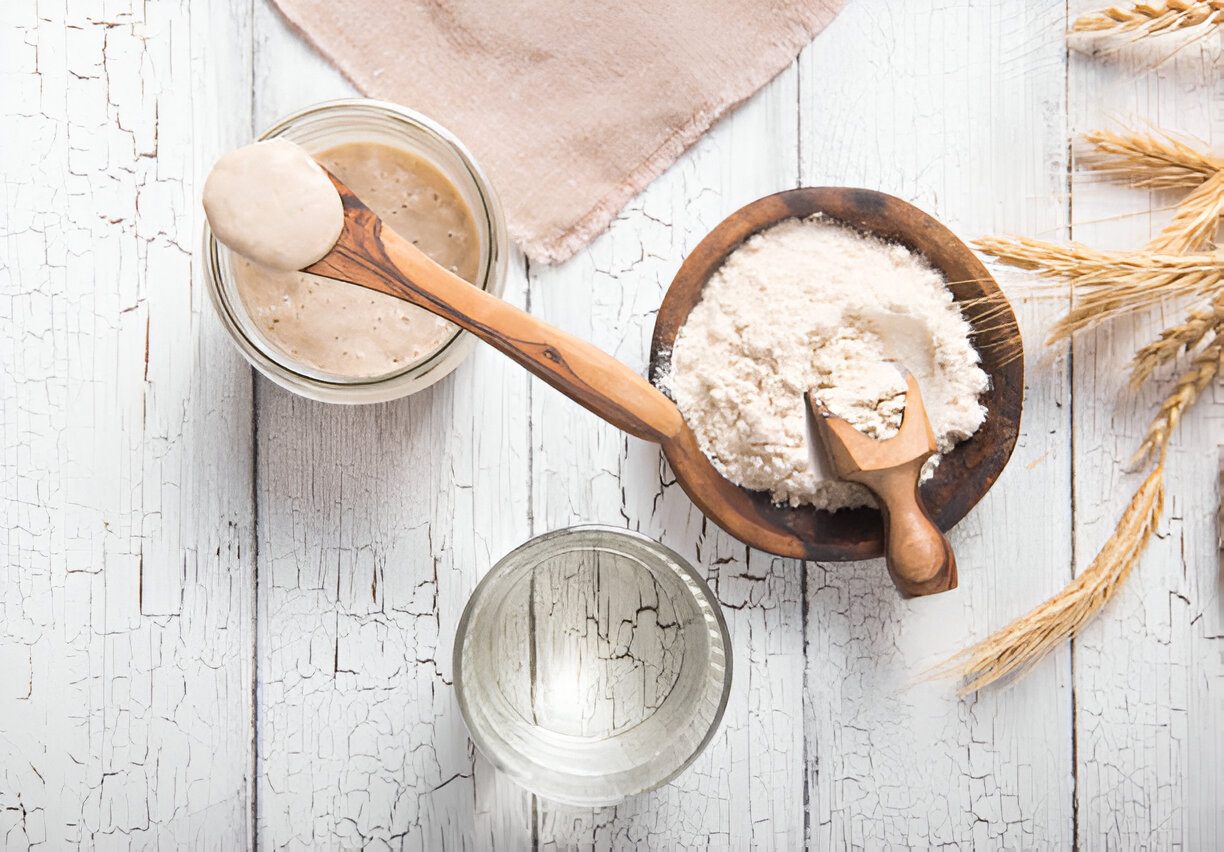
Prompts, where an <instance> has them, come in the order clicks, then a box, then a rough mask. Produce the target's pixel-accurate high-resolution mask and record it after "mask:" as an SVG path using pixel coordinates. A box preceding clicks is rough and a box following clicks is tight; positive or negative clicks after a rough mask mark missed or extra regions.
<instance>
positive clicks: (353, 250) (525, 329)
mask: <svg viewBox="0 0 1224 852" xmlns="http://www.w3.org/2000/svg"><path fill="white" fill-rule="evenodd" d="M329 177H331V180H332V182H333V183H334V184H335V186H336V189H337V191H338V192H339V193H340V197H341V200H342V201H343V203H344V230H343V231H342V232H341V234H340V238H339V240H338V241H337V242H336V245H335V246H333V247H332V250H331V251H330V252H329V253H328V254H327V255H326V256H324V257H323V259H322V260H320V261H318V262H317V263H315V264H313V265H311V266H309V267H307V268H306V269H305V270H304V271H306V272H311V273H314V274H316V275H322V276H325V277H327V278H335V279H338V280H340V281H347V282H350V283H353V284H359V285H361V286H363V287H367V288H369V289H371V290H377V291H379V292H382V293H387V294H388V295H391V296H395V297H396V298H399V299H404V300H405V301H408V302H411V303H413V304H415V305H418V306H419V307H421V308H424V309H425V310H427V311H430V312H431V313H434V314H437V315H438V316H440V317H443V318H444V319H448V320H450V321H451V322H453V323H455V324H456V325H458V326H460V327H461V328H464V329H467V330H468V331H470V332H472V333H473V334H475V335H476V336H477V337H479V338H481V339H482V340H484V341H485V342H486V343H488V344H489V345H490V346H493V347H494V348H495V349H497V350H499V351H500V352H502V353H504V354H505V355H507V356H509V357H510V358H512V359H513V360H515V361H517V362H518V363H519V364H521V365H522V366H524V367H526V368H527V369H528V370H530V371H531V372H532V373H534V374H535V375H536V376H539V377H540V378H541V379H543V380H544V381H546V382H548V383H549V384H550V385H552V386H553V387H555V388H556V389H557V390H559V391H561V392H562V393H564V394H565V395H566V396H569V397H570V398H571V399H573V400H574V401H575V402H578V403H579V404H581V405H582V406H584V407H585V408H587V409H588V410H590V411H592V412H594V413H595V414H596V415H598V416H599V417H602V418H603V419H604V420H606V421H608V422H609V423H611V424H612V425H614V426H616V427H617V428H619V429H621V430H623V431H625V432H627V433H628V434H630V435H633V436H635V437H637V438H641V439H643V440H646V441H652V442H655V443H658V444H660V445H661V447H662V449H663V453H664V455H665V456H666V457H667V461H668V462H669V463H670V465H671V468H672V471H673V472H674V473H675V475H676V480H677V482H679V483H680V486H681V487H682V488H683V489H684V492H685V493H686V494H687V495H688V496H689V498H690V499H691V500H692V501H693V503H695V504H696V506H697V508H698V509H700V510H701V511H702V512H703V513H704V514H705V515H706V516H707V517H708V518H710V519H711V520H713V521H714V522H715V523H716V524H718V525H719V526H720V527H722V528H723V529H724V530H726V531H727V532H728V533H730V534H731V535H733V536H734V537H736V538H737V539H739V540H740V541H743V542H745V543H747V544H750V545H752V546H753V547H757V548H760V549H761V550H765V551H767V552H769V553H776V554H778V555H779V556H791V557H798V558H801V559H817V560H844V559H867V558H871V557H873V556H879V555H880V554H881V552H882V542H883V536H882V533H881V531H880V521H879V513H877V512H872V511H870V510H862V511H858V510H856V511H853V512H842V513H838V515H837V517H836V518H834V517H833V516H832V515H830V514H829V513H828V512H816V511H813V510H812V509H811V508H810V507H800V508H797V509H793V508H790V507H786V506H776V505H774V504H773V503H772V502H771V501H770V499H769V495H768V494H767V493H765V492H758V491H749V490H747V489H744V488H741V487H739V486H738V485H736V484H735V483H733V482H731V481H730V480H728V479H726V478H724V477H723V476H722V475H721V474H720V473H719V472H718V471H717V470H716V469H715V468H714V466H713V465H712V464H711V463H710V461H709V459H707V458H706V456H705V454H704V453H702V451H701V447H700V446H699V445H698V443H697V438H696V436H694V434H693V432H692V430H691V429H689V427H688V425H687V424H685V422H684V418H683V417H682V416H681V414H680V411H679V409H677V408H676V405H675V403H673V402H672V401H671V400H670V399H668V398H667V397H666V396H664V395H663V394H662V393H661V392H659V391H658V390H657V389H656V388H655V387H654V385H652V384H651V383H650V382H648V381H646V380H645V379H644V378H643V377H642V376H639V375H638V374H637V373H636V372H634V371H633V370H631V369H629V368H628V367H626V366H625V365H624V364H622V363H620V362H619V361H617V360H616V359H615V358H612V357H611V356H610V355H608V354H606V353H604V352H603V351H601V350H599V349H598V348H596V347H594V346H592V345H591V344H589V343H587V342H586V341H584V340H580V339H579V338H577V337H574V336H573V335H571V334H568V333H567V332H564V331H561V330H560V329H558V328H555V327H553V326H551V325H549V324H548V323H545V322H542V321H541V320H539V319H537V318H535V317H533V316H531V315H530V314H528V313H526V312H525V311H521V310H519V309H518V308H515V307H513V306H511V305H509V304H507V303H505V302H503V301H502V300H501V299H498V298H497V297H496V296H491V295H489V294H488V293H486V292H484V291H483V290H481V289H480V288H478V287H474V286H473V285H471V284H469V283H468V282H467V281H464V280H463V279H462V278H459V277H458V276H456V275H454V274H452V273H451V272H450V271H448V270H446V269H444V268H443V267H441V266H439V265H438V264H436V263H434V262H433V260H431V259H430V258H429V257H427V256H426V255H425V254H424V253H422V252H421V251H420V250H419V249H418V248H416V246H414V245H412V243H411V242H409V241H408V240H405V239H404V238H403V237H400V236H399V235H398V234H396V233H395V232H394V231H392V230H391V229H390V228H383V226H382V222H381V221H380V220H379V218H378V217H377V216H376V215H375V214H374V213H373V211H371V210H370V209H369V208H368V207H366V206H365V204H363V203H362V202H361V200H360V199H358V198H357V197H356V196H355V195H354V194H353V193H352V192H351V191H350V190H349V189H348V187H346V186H345V185H344V184H343V183H342V182H341V181H339V180H338V179H337V178H336V177H335V176H334V175H330V174H329ZM838 192H839V191H838V190H830V189H822V190H792V191H790V192H786V193H779V194H777V195H771V196H768V197H766V198H763V199H760V200H759V201H756V202H754V203H753V204H750V205H748V206H747V207H745V208H743V209H742V210H740V211H739V212H737V213H735V214H733V215H732V216H731V217H728V219H727V220H726V221H724V222H723V223H722V224H721V225H719V226H718V227H717V228H715V229H714V231H712V232H711V233H710V234H709V236H707V237H706V239H705V240H703V241H702V242H701V244H700V245H699V246H698V247H697V249H696V250H695V251H694V252H693V253H692V254H691V255H690V256H689V258H688V259H687V260H686V261H685V263H684V265H683V266H682V267H681V269H680V272H679V273H677V275H676V280H675V281H673V282H672V286H671V288H670V289H669V290H668V294H667V298H666V299H664V303H663V306H662V307H661V309H660V313H659V316H658V318H657V320H656V324H655V337H654V343H653V345H652V357H651V371H652V376H654V377H656V378H657V377H658V376H659V375H660V374H661V373H662V372H663V370H664V367H663V365H664V363H665V361H666V359H667V357H668V356H669V355H670V343H671V341H672V340H674V338H675V334H676V332H677V331H678V330H679V326H680V325H682V324H683V319H684V318H685V317H686V316H687V314H688V311H689V310H691V309H692V307H693V305H695V304H696V302H697V301H698V300H699V298H700V290H701V287H702V286H703V285H704V282H705V280H707V279H708V277H709V274H710V273H712V271H713V270H714V269H715V268H716V267H717V265H719V264H720V263H721V259H722V258H724V257H725V256H726V254H727V253H729V252H730V251H732V250H733V249H734V247H735V246H736V245H738V244H739V243H740V242H742V241H743V240H744V239H745V238H746V237H747V236H750V235H751V234H752V233H754V232H755V231H757V230H760V228H761V227H763V226H764V225H766V224H768V223H770V222H772V221H778V220H780V219H781V218H785V217H786V216H787V215H811V214H812V213H814V212H818V211H819V210H820V209H821V208H820V207H819V206H817V207H815V208H812V206H811V204H812V202H824V201H827V200H829V199H830V198H834V199H836V198H842V199H843V200H846V199H849V200H851V201H854V200H858V201H863V200H864V199H866V200H865V201H864V202H863V203H865V204H867V205H869V206H870V209H871V211H872V213H873V214H875V215H876V216H878V217H880V218H881V221H883V222H888V221H890V220H889V216H890V215H894V214H896V213H897V211H898V210H899V212H900V218H899V220H898V222H899V224H898V227H900V228H902V229H903V232H904V233H907V234H908V233H910V229H917V230H918V231H919V232H920V233H918V234H917V237H916V242H917V245H916V246H915V247H916V249H917V250H918V251H921V252H923V253H924V254H926V255H927V256H928V257H930V258H931V259H932V262H933V263H934V264H935V265H936V266H937V267H939V268H940V269H943V270H944V271H945V273H947V274H948V277H949V280H950V281H952V280H956V279H954V276H956V277H957V278H958V279H959V278H965V279H966V280H967V279H968V278H969V277H971V278H972V279H973V281H974V282H982V283H981V284H980V285H979V284H977V283H975V284H973V285H971V289H970V290H969V292H970V293H971V294H973V295H978V294H982V293H984V292H986V291H985V290H984V289H983V287H986V286H987V285H988V286H989V287H992V288H994V292H997V291H998V288H997V287H996V286H995V285H994V282H993V281H992V280H991V279H990V276H989V275H988V274H987V273H986V270H985V269H984V268H983V267H982V265H981V263H980V262H979V261H978V260H977V259H976V257H974V255H973V253H972V252H971V251H969V250H968V249H967V248H966V247H965V246H964V244H963V243H960V241H959V240H957V239H956V238H955V237H954V236H952V235H951V233H949V232H948V231H947V229H945V228H943V227H942V226H941V225H939V223H937V222H935V221H934V220H933V219H931V218H930V217H928V216H926V215H925V214H923V213H921V212H920V211H918V210H916V209H915V208H913V207H910V206H909V205H906V204H904V202H901V201H899V200H897V199H891V201H892V202H895V204H896V205H901V207H900V208H894V207H893V206H890V205H889V204H881V203H880V201H879V199H889V198H890V197H889V196H884V195H881V194H880V193H865V192H864V191H863V190H840V192H842V193H846V194H847V195H844V196H838V195H837V193H838ZM812 193H815V195H812ZM831 193H832V195H830V194H831ZM838 209H839V208H838V207H837V206H836V205H834V206H833V211H834V212H835V213H836V211H837V210H838ZM788 211H789V212H788ZM803 211H806V212H803ZM907 211H908V212H907ZM839 218H842V219H843V221H847V223H848V224H851V225H852V226H855V227H862V226H861V225H860V224H859V223H857V222H855V221H854V220H853V219H849V220H847V219H845V217H839ZM869 218H870V217H869ZM867 230H872V229H871V228H867ZM932 239H934V240H936V241H941V242H937V243H936V244H934V245H933V247H934V248H936V249H939V248H940V246H941V245H943V244H944V243H947V249H946V251H943V252H939V251H937V252H936V254H935V255H932V254H931V253H930V252H928V251H926V250H925V249H926V247H927V245H928V242H930V240H932ZM900 241H901V242H905V243H906V244H909V245H912V244H913V242H914V241H906V240H900ZM953 244H955V245H953ZM944 260H946V261H947V264H946V265H945V264H944V263H941V261H944ZM949 270H951V271H949ZM966 272H970V273H972V275H971V276H967V275H965V273H966ZM950 286H953V291H954V292H956V286H955V285H950ZM961 289H962V291H963V290H964V287H963V286H962V288H961ZM957 296H958V298H960V297H961V294H960V293H957ZM980 313H982V314H983V316H986V315H989V322H990V324H991V329H993V330H992V331H990V332H989V333H990V334H992V335H996V336H997V335H1007V334H1008V332H1009V331H1011V330H1014V329H1015V320H1014V317H1013V316H1012V314H1011V311H1010V309H1009V308H1008V306H1007V304H1006V300H1004V301H1003V302H1002V304H1001V305H998V304H995V305H991V306H989V308H987V306H982V308H981V310H980ZM677 320H679V322H677ZM1015 346H1016V347H1018V346H1019V333H1018V331H1017V332H1016V333H1015ZM983 357H984V360H985V358H986V357H987V355H986V353H985V352H984V353H983ZM1008 363H1009V364H1010V366H1009V367H1007V368H1006V369H1005V370H1003V371H1002V372H999V371H995V370H992V371H991V376H992V378H993V379H994V380H995V382H996V388H998V389H999V390H1000V392H1001V393H1003V394H1004V396H1003V397H1002V400H1003V401H1004V402H1006V403H1007V404H1006V405H1004V407H1003V412H1002V413H1003V417H1002V418H1001V419H995V420H993V425H992V420H991V419H988V420H987V424H986V427H984V429H983V432H985V433H986V434H985V435H984V436H983V435H982V433H981V432H980V433H979V435H975V436H974V438H973V439H971V440H970V441H969V442H966V444H962V445H961V446H958V447H957V448H956V449H955V450H954V451H953V452H952V453H951V454H949V455H948V456H947V457H945V460H944V463H943V464H942V465H941V466H940V472H939V473H938V474H937V478H939V477H940V476H941V475H943V476H945V477H946V475H947V473H948V472H953V473H952V477H953V481H952V482H951V483H950V484H951V485H952V486H954V488H953V490H952V491H949V492H948V493H947V497H948V499H949V501H950V505H949V506H942V507H941V509H940V514H938V515H937V518H936V520H937V521H939V522H941V523H947V524H948V525H950V524H951V523H954V522H955V521H956V520H959V518H960V517H961V516H962V515H963V514H964V512H966V511H968V508H969V507H970V506H972V505H973V503H974V502H976V501H977V500H978V499H979V498H980V497H981V495H982V494H984V493H985V492H986V489H987V488H989V487H990V483H991V482H993V481H994V477H995V476H997V475H998V472H999V471H1000V470H1001V469H1002V467H1003V464H1004V463H1005V462H1006V460H1007V457H1008V456H1009V455H1010V454H1011V449H1012V446H1013V445H1014V443H1015V440H1016V435H1017V432H1018V421H1019V406H1020V403H1019V400H1020V377H1021V376H1022V367H1021V366H1020V363H1021V362H1020V360H1019V358H1016V359H1015V360H1014V361H1009V362H1008ZM992 393H993V391H992ZM987 405H988V408H990V409H991V415H992V417H993V416H994V415H995V409H994V408H993V407H991V406H990V403H987ZM979 436H982V437H981V439H980V440H979ZM975 442H976V443H975ZM966 446H968V447H969V451H970V454H971V457H970V458H969V470H962V468H961V465H962V464H964V463H965V462H963V461H961V459H964V458H966V456H965V453H964V451H963V448H964V447H966ZM983 446H985V447H987V448H988V450H987V453H986V456H987V458H986V459H985V461H984V460H983V459H982V458H980V457H979V456H980V449H975V448H981V447H983ZM957 475H963V476H964V477H965V479H966V481H967V482H968V487H959V488H956V487H955V486H958V485H960V483H957V482H956V481H955V478H954V477H955V476H957ZM940 496H941V497H942V496H944V495H943V494H941V495H940ZM932 505H937V506H939V505H940V504H939V503H933V504H932ZM843 516H844V517H843Z"/></svg>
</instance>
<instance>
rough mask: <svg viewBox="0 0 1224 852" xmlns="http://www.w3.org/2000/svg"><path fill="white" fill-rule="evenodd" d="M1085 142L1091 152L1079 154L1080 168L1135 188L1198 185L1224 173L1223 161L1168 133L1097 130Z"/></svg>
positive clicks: (1087, 134) (1089, 134) (1087, 136)
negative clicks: (1089, 146)
mask: <svg viewBox="0 0 1224 852" xmlns="http://www.w3.org/2000/svg"><path fill="white" fill-rule="evenodd" d="M1084 140H1085V141H1087V142H1088V143H1089V144H1091V145H1092V149H1091V150H1089V151H1088V152H1086V153H1084V154H1081V155H1080V157H1079V162H1080V164H1081V165H1084V166H1086V167H1088V168H1090V169H1093V170H1095V171H1100V172H1106V173H1109V174H1110V175H1111V176H1113V177H1116V178H1118V179H1120V180H1124V181H1126V182H1127V183H1129V184H1130V185H1131V186H1134V187H1142V188H1145V189H1174V188H1177V187H1185V186H1198V185H1199V184H1201V183H1202V182H1203V181H1205V180H1207V179H1208V178H1210V177H1211V176H1213V175H1215V174H1217V173H1218V172H1220V171H1224V160H1220V159H1218V158H1216V157H1212V156H1210V155H1208V154H1204V153H1203V152H1201V151H1199V150H1196V149H1195V148H1193V147H1191V146H1190V145H1188V144H1186V143H1185V142H1182V141H1181V140H1179V139H1176V138H1174V137H1172V136H1170V135H1169V134H1166V133H1160V134H1142V133H1132V132H1130V131H1127V132H1125V133H1115V132H1113V131H1111V130H1094V131H1092V132H1091V133H1085V134H1084Z"/></svg>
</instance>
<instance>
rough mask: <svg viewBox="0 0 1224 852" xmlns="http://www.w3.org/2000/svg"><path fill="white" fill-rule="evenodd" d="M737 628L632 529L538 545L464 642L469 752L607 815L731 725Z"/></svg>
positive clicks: (545, 539) (502, 570) (680, 566)
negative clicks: (725, 718) (732, 631)
mask: <svg viewBox="0 0 1224 852" xmlns="http://www.w3.org/2000/svg"><path fill="white" fill-rule="evenodd" d="M730 685H731V648H730V641H729V639H728V636H727V625H726V622H725V621H724V620H723V617H722V612H721V611H720V609H719V607H718V603H717V601H715V599H714V597H713V595H712V594H711V593H710V590H709V587H708V586H706V584H705V582H704V581H703V580H702V579H701V578H700V577H699V576H698V575H697V574H696V572H695V571H694V570H693V569H692V567H691V566H689V565H688V563H686V562H685V561H684V560H683V559H682V558H681V557H680V556H678V555H677V554H676V553H674V552H673V551H672V550H670V549H668V548H666V547H664V546H663V545H661V544H659V543H658V542H655V541H652V540H651V539H649V538H647V537H645V536H643V535H640V534H638V533H633V532H628V531H626V530H622V529H617V528H613V527H603V526H593V525H592V526H579V527H571V528H569V529H563V530H557V531H556V532H551V533H547V534H545V535H542V536H539V537H537V538H534V539H532V540H531V541H529V542H527V543H526V544H524V545H522V546H521V547H519V548H518V549H516V550H514V551H513V552H511V553H510V554H508V555H507V556H506V557H504V558H503V559H502V560H501V561H500V562H498V563H497V565H495V566H494V567H493V568H492V570H490V571H489V573H488V574H487V575H486V576H485V578H484V580H482V581H481V583H480V585H479V586H477V588H476V591H475V592H474V593H473V594H472V597H471V599H470V600H469V601H468V605H467V608H466V609H465V610H464V612H463V617H462V619H461V620H460V622H459V629H458V633H457V637H456V640H455V688H456V690H457V692H458V697H459V707H460V710H461V711H462V713H463V717H464V720H465V721H466V722H467V725H468V730H469V731H470V732H471V735H472V740H473V741H474V742H475V743H476V745H477V747H478V748H479V749H480V750H481V751H482V752H483V753H484V755H485V756H486V757H487V758H488V759H489V760H490V762H492V763H493V764H494V765H495V766H497V767H498V768H499V769H501V770H502V771H504V772H506V773H507V774H508V775H510V776H511V777H512V778H514V779H515V780H516V781H517V782H518V783H520V784H521V785H522V786H524V787H526V788H527V789H529V790H531V791H533V792H535V793H539V794H540V795H542V796H546V797H547V798H550V799H554V800H557V801H561V802H567V803H570V804H578V805H590V806H598V805H607V804H613V803H615V802H618V801H620V800H621V799H623V798H624V797H625V796H629V795H633V794H635V793H641V792H644V791H647V790H651V789H654V788H655V787H658V786H659V785H661V784H665V783H666V782H668V781H670V780H671V779H672V778H674V777H675V776H676V775H678V774H679V773H680V772H681V771H682V770H683V769H684V768H685V767H687V766H688V765H689V764H690V763H692V762H693V760H694V759H696V757H697V755H699V754H700V753H701V751H702V749H704V748H705V746H706V744H707V743H708V742H709V741H710V739H711V738H712V737H713V735H714V732H715V730H716V729H717V727H718V723H719V722H720V721H721V720H722V715H723V710H724V709H725V708H726V705H727V695H728V691H729V689H730Z"/></svg>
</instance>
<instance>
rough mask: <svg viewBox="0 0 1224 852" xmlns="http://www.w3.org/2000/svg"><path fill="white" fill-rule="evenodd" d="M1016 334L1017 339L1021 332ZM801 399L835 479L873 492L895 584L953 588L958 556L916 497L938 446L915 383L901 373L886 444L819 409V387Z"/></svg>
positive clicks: (917, 591)
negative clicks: (902, 386) (897, 411)
mask: <svg viewBox="0 0 1224 852" xmlns="http://www.w3.org/2000/svg"><path fill="white" fill-rule="evenodd" d="M1015 333H1016V335H1017V336H1019V334H1020V331H1019V329H1016V331H1015ZM803 399H804V405H806V406H807V416H808V425H809V428H810V429H811V430H812V433H813V434H812V437H811V441H812V443H813V444H814V445H816V446H817V447H818V449H816V452H819V453H823V454H824V455H825V456H826V457H827V458H828V460H829V461H830V462H831V463H832V467H833V470H835V471H836V472H837V476H838V478H839V479H847V480H850V481H852V482H859V483H862V484H863V485H866V486H867V487H868V488H870V489H871V493H872V494H874V495H875V498H876V502H877V504H878V505H879V507H880V518H881V520H882V521H883V524H882V525H883V527H884V563H885V565H887V566H888V573H889V575H890V576H891V577H892V579H893V585H895V586H896V587H897V590H898V591H899V592H901V594H903V595H906V596H913V597H917V596H919V595H934V594H938V593H939V592H946V591H949V590H950V589H955V588H956V555H955V554H954V553H953V552H952V546H951V545H950V544H948V540H947V539H946V538H945V537H944V534H943V532H942V531H941V530H940V529H939V527H938V526H937V525H936V523H935V520H934V519H933V518H932V517H931V513H930V512H929V511H928V510H927V507H926V503H925V501H924V500H923V498H922V495H921V494H920V493H919V485H920V482H921V478H922V466H923V465H924V464H925V463H926V461H927V459H929V458H930V457H931V456H933V455H934V454H935V452H936V451H937V450H938V449H939V447H938V445H937V444H936V443H935V435H934V433H933V432H932V431H931V421H930V420H929V419H928V418H927V413H926V405H925V404H924V403H923V401H922V390H921V388H919V386H918V379H916V378H915V377H914V376H913V374H909V373H907V374H906V391H905V411H904V413H903V415H902V417H901V425H900V427H898V429H897V433H896V434H895V435H893V436H892V437H891V438H886V439H883V440H876V439H874V438H870V437H868V436H867V435H864V434H863V433H862V432H860V431H858V430H857V429H855V428H854V427H853V426H852V425H850V424H849V423H847V422H846V421H845V420H843V419H841V418H840V417H837V416H836V415H834V414H833V412H831V411H829V409H827V408H825V406H824V405H822V404H821V402H820V392H819V391H818V390H816V389H812V390H809V391H808V392H807V393H806V394H804V395H803ZM1019 410H1020V402H1019V400H1018V399H1017V400H1016V412H1017V413H1019ZM1016 426H1017V428H1018V427H1019V421H1017V422H1016Z"/></svg>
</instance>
